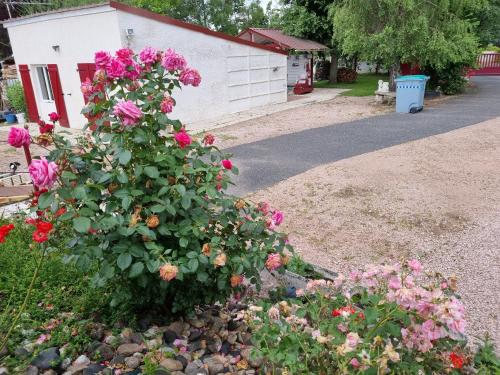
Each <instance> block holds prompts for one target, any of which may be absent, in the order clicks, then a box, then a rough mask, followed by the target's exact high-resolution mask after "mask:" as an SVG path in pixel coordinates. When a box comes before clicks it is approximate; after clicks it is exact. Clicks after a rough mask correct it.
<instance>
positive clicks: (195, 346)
mask: <svg viewBox="0 0 500 375" xmlns="http://www.w3.org/2000/svg"><path fill="white" fill-rule="evenodd" d="M199 349H201V341H200V340H198V341H193V342H191V343H189V344H188V350H189V351H190V352H195V351H197V350H199Z"/></svg>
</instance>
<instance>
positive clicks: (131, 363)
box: [125, 356, 141, 369]
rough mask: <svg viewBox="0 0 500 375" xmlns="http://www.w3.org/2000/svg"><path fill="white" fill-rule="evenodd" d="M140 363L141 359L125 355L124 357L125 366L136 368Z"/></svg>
mask: <svg viewBox="0 0 500 375" xmlns="http://www.w3.org/2000/svg"><path fill="white" fill-rule="evenodd" d="M140 364H141V360H140V359H139V358H137V357H134V356H132V357H127V358H125V366H127V367H128V368H131V369H136V368H137V367H139V365H140Z"/></svg>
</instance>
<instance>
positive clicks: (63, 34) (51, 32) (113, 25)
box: [5, 6, 121, 127]
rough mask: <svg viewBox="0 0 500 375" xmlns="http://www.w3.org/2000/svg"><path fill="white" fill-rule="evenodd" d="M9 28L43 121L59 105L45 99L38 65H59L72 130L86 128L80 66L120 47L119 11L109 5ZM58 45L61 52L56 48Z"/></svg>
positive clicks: (15, 23)
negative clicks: (28, 73)
mask: <svg viewBox="0 0 500 375" xmlns="http://www.w3.org/2000/svg"><path fill="white" fill-rule="evenodd" d="M5 26H6V27H7V28H8V31H9V38H10V42H11V45H12V50H13V54H14V57H15V60H16V64H18V65H19V64H27V65H29V67H30V74H31V80H32V82H33V89H34V91H35V96H36V97H37V106H38V111H39V113H40V116H41V117H42V119H44V120H48V113H50V112H52V111H55V105H54V103H53V102H43V101H42V100H41V98H40V95H41V94H40V91H39V85H38V76H37V74H36V72H35V69H34V65H40V64H57V65H58V70H59V75H60V79H61V86H62V91H63V93H64V94H65V96H64V97H65V104H66V110H67V113H68V119H69V123H70V127H82V126H83V125H84V124H85V118H84V117H83V115H81V114H80V111H81V109H82V107H83V106H84V101H83V96H82V94H81V92H80V77H79V75H78V72H77V63H87V62H92V61H93V60H94V52H95V51H96V50H101V49H103V50H110V51H114V50H116V49H118V48H120V44H121V39H120V35H119V28H118V17H117V14H116V10H115V9H113V8H111V7H109V6H101V7H97V8H89V9H80V10H74V11H67V12H62V13H54V14H47V15H43V16H39V17H33V18H27V19H19V20H15V21H12V22H11V23H7V24H6V25H5ZM56 45H58V46H59V51H54V49H53V48H52V46H56Z"/></svg>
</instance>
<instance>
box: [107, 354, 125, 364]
mask: <svg viewBox="0 0 500 375" xmlns="http://www.w3.org/2000/svg"><path fill="white" fill-rule="evenodd" d="M124 363H125V356H124V355H122V354H116V355H115V356H114V357H113V359H112V360H111V361H110V362H109V364H110V365H112V366H115V365H123V364H124Z"/></svg>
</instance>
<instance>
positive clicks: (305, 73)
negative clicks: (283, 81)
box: [239, 27, 328, 89]
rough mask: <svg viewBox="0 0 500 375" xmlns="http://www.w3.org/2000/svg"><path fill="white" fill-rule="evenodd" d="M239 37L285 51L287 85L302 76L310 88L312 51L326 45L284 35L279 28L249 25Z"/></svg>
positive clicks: (317, 50)
mask: <svg viewBox="0 0 500 375" xmlns="http://www.w3.org/2000/svg"><path fill="white" fill-rule="evenodd" d="M239 37H240V38H241V39H244V40H247V41H250V42H254V43H258V44H260V45H263V46H267V47H272V48H275V49H276V50H281V51H286V53H287V54H288V58H287V85H288V86H295V84H296V83H297V82H298V81H299V80H303V79H304V78H305V79H306V81H307V85H309V86H310V87H311V89H312V79H313V78H312V77H313V53H315V52H321V51H326V50H327V49H328V47H327V46H325V45H323V44H321V43H318V42H314V41H312V40H307V39H301V38H296V37H293V36H290V35H286V34H285V33H283V32H282V31H281V30H277V29H266V28H255V27H251V28H248V29H246V30H244V31H243V32H241V33H240V34H239Z"/></svg>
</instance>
